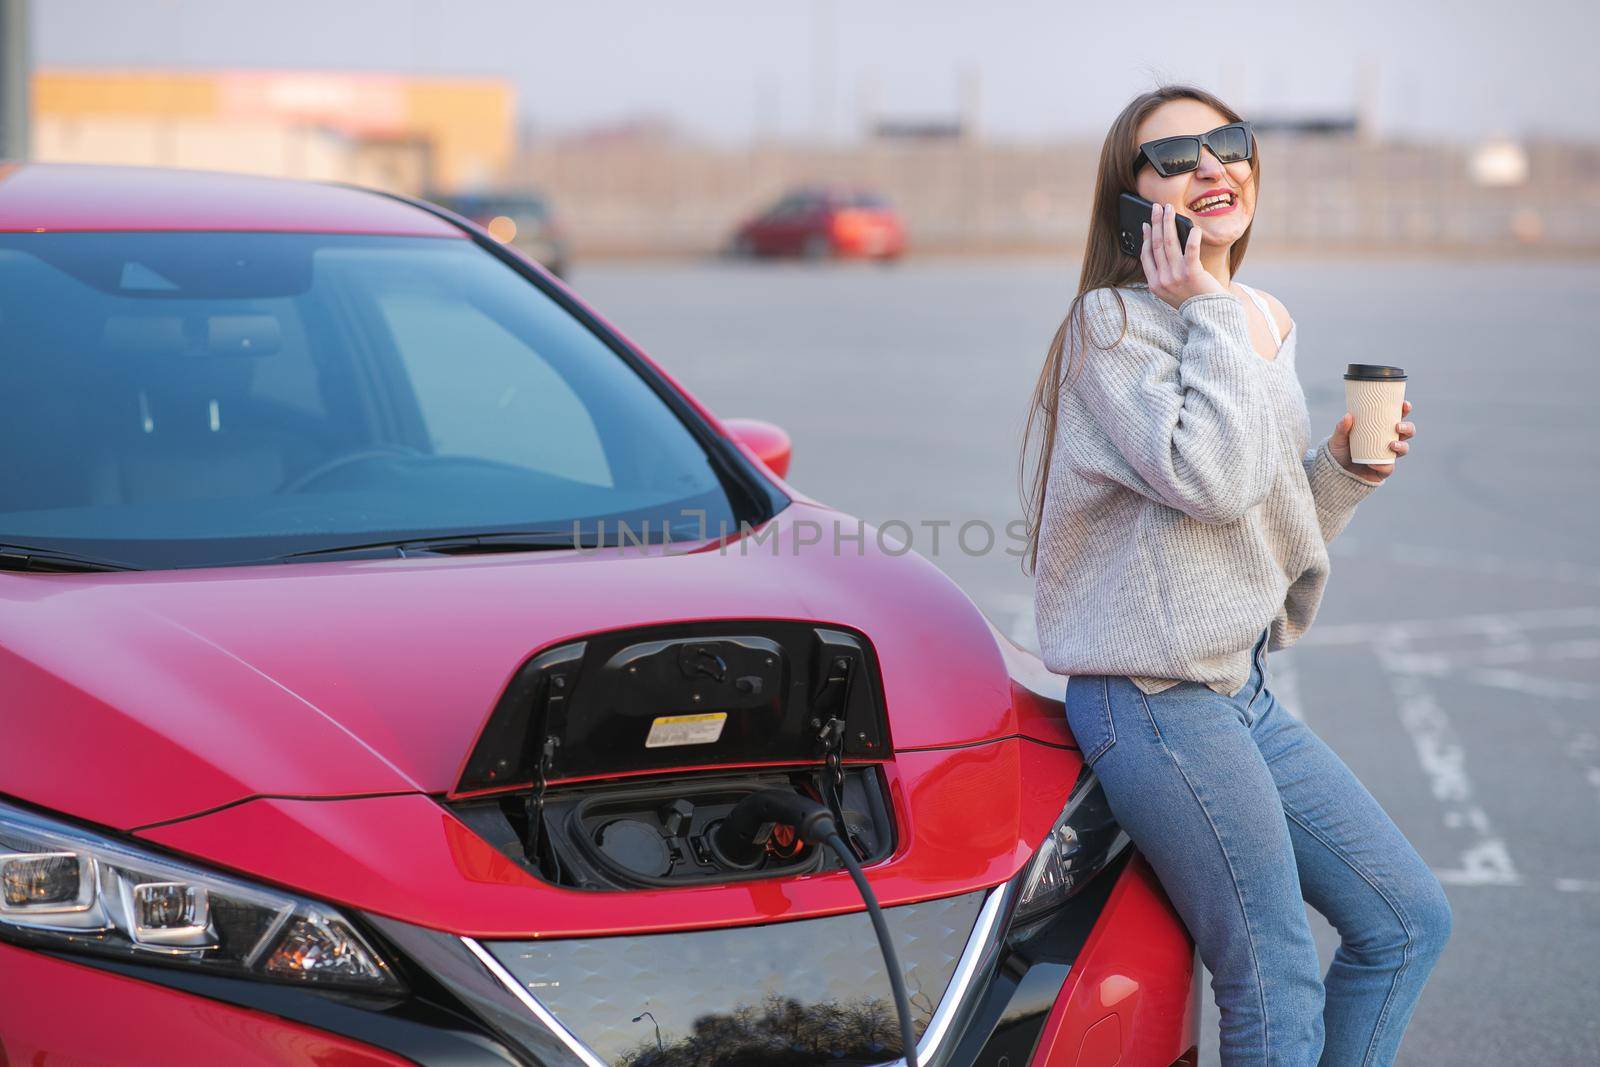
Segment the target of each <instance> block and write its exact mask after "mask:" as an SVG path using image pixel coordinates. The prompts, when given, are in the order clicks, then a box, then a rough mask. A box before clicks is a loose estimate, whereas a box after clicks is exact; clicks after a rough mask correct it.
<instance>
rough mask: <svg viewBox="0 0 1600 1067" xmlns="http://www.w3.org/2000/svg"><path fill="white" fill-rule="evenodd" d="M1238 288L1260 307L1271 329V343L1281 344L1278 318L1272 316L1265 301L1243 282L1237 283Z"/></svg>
mask: <svg viewBox="0 0 1600 1067" xmlns="http://www.w3.org/2000/svg"><path fill="white" fill-rule="evenodd" d="M1239 288H1241V289H1243V290H1244V291H1245V293H1246V294H1247V295H1248V296H1249V297H1250V299H1251V300H1253V301H1254V302H1255V305H1256V307H1258V308H1260V309H1261V316H1262V318H1264V319H1266V320H1267V326H1268V327H1269V328H1270V329H1271V330H1272V343H1273V344H1275V345H1282V344H1283V336H1282V335H1281V334H1280V333H1278V320H1277V319H1276V318H1275V317H1274V316H1273V314H1272V309H1271V308H1270V307H1268V306H1267V302H1266V301H1265V300H1263V299H1262V298H1261V294H1260V293H1258V292H1256V291H1255V290H1254V289H1252V288H1250V287H1249V286H1248V285H1246V284H1245V283H1244V282H1240V283H1239Z"/></svg>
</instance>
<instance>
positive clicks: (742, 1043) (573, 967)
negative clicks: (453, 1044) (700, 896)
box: [483, 891, 987, 1067]
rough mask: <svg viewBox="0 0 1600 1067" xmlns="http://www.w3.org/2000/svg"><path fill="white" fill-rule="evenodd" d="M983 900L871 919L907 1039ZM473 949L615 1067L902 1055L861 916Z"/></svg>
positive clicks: (883, 978) (964, 899) (980, 896)
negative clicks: (879, 922) (895, 982)
mask: <svg viewBox="0 0 1600 1067" xmlns="http://www.w3.org/2000/svg"><path fill="white" fill-rule="evenodd" d="M986 895H987V894H986V893H985V892H982V891H980V892H975V893H967V894H964V895H962V896H957V897H947V898H945V899H942V900H930V901H924V902H922V903H919V904H907V905H902V906H900V907H896V908H887V909H885V910H884V915H885V917H886V918H887V920H888V923H889V928H890V930H891V931H892V932H893V935H894V941H895V948H896V951H898V952H899V954H900V962H901V966H902V967H903V968H904V969H905V972H906V992H907V994H908V995H909V997H910V1001H911V1012H912V1018H913V1023H914V1027H915V1030H916V1033H917V1036H918V1040H919V1041H920V1040H921V1037H922V1034H923V1032H924V1031H925V1030H926V1029H927V1027H928V1024H929V1022H930V1020H931V1019H932V1018H933V1016H934V1012H935V1010H936V1009H937V1008H938V1006H939V1003H940V1001H941V999H942V998H943V997H944V993H945V990H946V988H947V987H948V986H949V984H950V980H951V976H952V975H953V974H954V973H955V970H956V965H957V962H958V961H959V960H960V958H961V956H962V952H963V950H964V949H965V947H966V945H967V942H968V940H969V937H970V935H971V933H972V929H973V925H974V923H975V921H976V920H977V918H978V914H979V911H980V909H982V907H983V903H984V899H985V897H986ZM483 947H484V948H485V949H487V950H488V952H489V953H490V954H492V955H493V956H494V958H495V959H496V960H497V961H498V962H499V963H500V964H501V965H502V966H503V967H504V968H505V969H506V970H507V971H508V972H510V974H511V976H512V977H514V978H515V980H516V981H517V982H518V983H519V984H520V985H521V986H522V987H523V988H524V989H526V990H527V992H528V993H529V994H530V995H531V996H532V997H534V998H535V999H536V1000H538V1001H539V1003H540V1004H542V1005H543V1006H544V1007H545V1008H546V1009H547V1010H548V1011H549V1013H550V1014H551V1015H553V1016H554V1017H555V1019H556V1020H557V1021H558V1022H559V1023H560V1024H561V1025H562V1026H563V1027H565V1028H566V1029H567V1030H568V1031H569V1032H570V1033H571V1034H572V1035H573V1036H574V1037H576V1038H577V1040H578V1041H581V1042H582V1043H583V1044H584V1045H585V1046H587V1048H588V1049H589V1050H591V1051H592V1052H593V1053H594V1054H595V1055H596V1056H597V1057H598V1058H599V1059H600V1060H601V1061H603V1062H605V1063H609V1064H614V1065H617V1067H672V1065H677V1064H684V1065H688V1064H706V1063H716V1064H722V1065H733V1064H741V1063H749V1064H757V1063H759V1064H763V1065H769V1064H778V1065H783V1064H789V1063H794V1064H800V1063H805V1064H814V1063H816V1062H818V1061H819V1060H826V1061H829V1062H832V1063H837V1064H842V1065H843V1064H871V1063H882V1062H884V1061H886V1060H892V1059H895V1058H897V1057H899V1056H900V1055H901V1047H900V1046H901V1042H900V1032H899V1026H898V1023H897V1021H896V1017H895V1010H894V1002H893V999H892V998H891V996H890V993H889V979H888V975H887V973H886V972H885V970H884V966H883V959H882V957H881V956H880V955H879V952H878V942H877V939H876V938H875V937H874V936H873V932H872V924H871V920H870V919H869V918H868V917H867V915H866V913H865V912H856V913H852V914H849V915H836V916H830V917H828V918H823V919H805V920H799V921H796V922H785V923H772V924H769V925H763V926H746V927H737V928H728V929H717V930H697V931H693V932H689V933H672V934H650V935H645V936H638V937H602V938H585V939H577V940H557V941H490V942H484V943H483ZM646 1012H648V1013H649V1014H648V1015H646V1014H645V1013H646ZM634 1020H638V1021H634ZM657 1026H659V1027H660V1038H659V1041H658V1039H657V1035H656V1027H657Z"/></svg>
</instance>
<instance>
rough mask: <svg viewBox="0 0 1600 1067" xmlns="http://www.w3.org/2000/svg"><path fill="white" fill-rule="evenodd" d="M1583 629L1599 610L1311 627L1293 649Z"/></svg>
mask: <svg viewBox="0 0 1600 1067" xmlns="http://www.w3.org/2000/svg"><path fill="white" fill-rule="evenodd" d="M1583 626H1600V608H1597V607H1576V608H1533V609H1530V610H1528V611H1507V612H1484V613H1482V614H1477V615H1457V616H1456V617H1454V618H1449V619H1407V620H1396V621H1393V622H1364V623H1346V624H1343V625H1340V626H1324V627H1322V628H1320V629H1317V628H1313V629H1311V630H1310V631H1309V632H1307V633H1306V635H1305V636H1304V637H1302V638H1300V640H1299V641H1297V642H1296V643H1295V647H1296V648H1305V647H1311V648H1323V647H1326V646H1330V645H1365V644H1370V645H1373V646H1374V647H1376V648H1380V649H1382V648H1389V647H1392V646H1395V645H1397V644H1399V643H1401V642H1406V641H1411V640H1415V639H1417V638H1427V637H1455V636H1463V635H1475V636H1478V637H1492V636H1493V635H1495V634H1497V633H1504V632H1505V630H1506V628H1507V627H1511V628H1515V629H1519V630H1531V629H1542V628H1558V627H1583ZM1407 651H1409V650H1407Z"/></svg>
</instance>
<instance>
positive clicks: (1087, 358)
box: [1072, 289, 1274, 524]
mask: <svg viewBox="0 0 1600 1067" xmlns="http://www.w3.org/2000/svg"><path fill="white" fill-rule="evenodd" d="M1083 310H1084V321H1085V325H1086V330H1087V334H1088V336H1089V338H1090V341H1091V343H1089V344H1086V345H1084V344H1080V345H1078V346H1077V347H1078V349H1079V355H1078V360H1077V361H1078V362H1079V363H1080V364H1081V370H1078V371H1076V372H1075V375H1074V379H1073V385H1072V389H1073V391H1074V392H1075V393H1076V395H1077V396H1078V397H1079V399H1080V400H1081V401H1082V403H1083V406H1084V407H1085V409H1086V410H1087V411H1088V412H1089V415H1090V417H1091V418H1092V419H1093V420H1094V421H1095V423H1096V425H1098V426H1099V427H1100V428H1101V430H1102V431H1104V433H1105V435H1106V437H1107V438H1108V439H1109V440H1110V442H1111V445H1112V447H1114V448H1115V449H1116V450H1117V452H1118V453H1120V454H1121V456H1122V457H1123V458H1124V459H1125V460H1126V461H1127V463H1128V464H1129V465H1130V466H1131V467H1132V468H1133V469H1134V471H1136V472H1137V473H1138V475H1139V480H1140V481H1142V483H1143V485H1142V486H1140V485H1131V486H1129V488H1131V489H1133V490H1134V491H1135V492H1139V493H1141V494H1143V495H1145V496H1149V497H1153V498H1154V499H1156V500H1158V501H1160V502H1161V503H1163V504H1166V505H1167V506H1169V507H1173V508H1177V509H1178V510H1180V511H1182V512H1183V513H1184V514H1186V515H1188V516H1190V517H1191V518H1194V519H1198V520H1199V521H1201V522H1205V523H1213V524H1222V523H1228V522H1233V521H1235V520H1237V519H1239V518H1242V517H1243V516H1244V514H1245V513H1246V512H1247V511H1249V510H1250V509H1251V508H1253V507H1255V506H1256V505H1257V504H1259V503H1261V501H1262V500H1264V499H1265V498H1266V496H1267V494H1268V492H1269V491H1270V490H1271V488H1272V464H1271V463H1270V462H1268V459H1269V449H1270V448H1271V444H1272V441H1273V436H1274V434H1273V428H1274V426H1273V414H1272V405H1271V402H1270V400H1269V398H1268V395H1267V391H1266V383H1265V382H1264V381H1263V380H1262V372H1263V370H1264V367H1263V365H1262V359H1261V357H1260V356H1258V355H1256V352H1255V348H1254V346H1253V345H1252V344H1251V343H1250V331H1249V326H1248V324H1247V321H1246V319H1245V313H1244V306H1243V305H1242V304H1240V303H1239V301H1238V300H1237V299H1236V298H1234V297H1233V296H1232V295H1231V294H1228V293H1202V294H1201V295H1199V296H1193V297H1190V298H1189V299H1188V300H1185V301H1184V302H1183V305H1182V306H1181V307H1180V308H1178V313H1179V314H1180V315H1181V316H1183V319H1184V321H1185V322H1186V323H1187V324H1188V334H1187V336H1186V338H1185V340H1184V343H1183V349H1182V351H1181V352H1171V351H1168V350H1167V348H1165V347H1164V346H1163V345H1161V344H1160V343H1158V342H1157V340H1156V339H1155V337H1154V336H1153V335H1151V334H1150V333H1149V332H1148V331H1147V330H1143V329H1141V326H1140V321H1139V317H1138V316H1137V315H1134V316H1129V319H1128V321H1127V329H1126V331H1125V332H1124V330H1123V315H1122V309H1121V305H1120V301H1119V299H1118V297H1117V295H1116V294H1115V292H1114V291H1112V290H1110V289H1096V290H1093V291H1092V292H1090V293H1088V294H1086V295H1085V297H1084V300H1083Z"/></svg>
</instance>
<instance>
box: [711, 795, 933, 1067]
mask: <svg viewBox="0 0 1600 1067" xmlns="http://www.w3.org/2000/svg"><path fill="white" fill-rule="evenodd" d="M773 823H782V824H783V825H785V826H792V827H794V829H795V831H796V832H797V833H798V834H799V835H800V836H801V837H802V838H804V839H805V840H807V841H820V842H822V843H823V844H825V845H827V846H828V847H829V848H830V849H832V850H833V851H834V853H835V854H836V855H837V856H838V857H839V862H840V863H842V864H844V868H845V870H847V871H849V872H850V878H851V880H852V881H854V882H855V884H856V891H857V892H859V893H860V894H861V901H862V903H864V904H865V905H866V906H867V915H868V916H869V917H870V918H871V919H872V929H873V931H874V932H875V933H876V934H877V935H878V949H879V950H880V951H881V952H882V953H883V964H884V967H885V968H886V969H887V970H888V972H889V986H890V988H891V990H892V991H893V993H894V1010H895V1014H896V1015H897V1016H899V1019H900V1043H901V1046H902V1047H903V1053H904V1056H905V1061H906V1067H917V1043H916V1034H915V1033H914V1032H913V1031H912V1029H911V1002H910V1001H909V1000H908V999H907V998H906V983H905V976H904V975H903V974H901V972H900V958H899V956H898V955H897V954H896V953H895V950H894V942H893V941H891V940H890V938H889V924H888V922H886V921H885V920H884V917H883V910H882V909H881V908H879V907H878V898H877V897H876V896H875V895H873V892H872V887H871V886H870V885H868V884H867V876H866V874H865V873H863V871H862V870H861V863H860V862H859V861H858V860H857V859H856V854H855V851H854V850H853V849H851V847H850V846H849V845H848V844H846V843H845V841H844V839H843V838H842V837H840V834H839V830H840V827H839V824H838V823H837V822H836V821H835V820H834V817H833V813H832V812H830V811H829V810H828V809H827V808H826V807H825V806H823V805H822V804H818V803H817V802H816V801H814V800H810V799H807V798H806V797H803V796H800V795H799V794H797V793H787V792H784V791H783V790H781V789H763V790H761V791H759V792H756V793H751V794H750V795H749V796H747V797H745V798H744V799H743V800H741V801H739V803H738V804H736V805H734V808H733V810H732V811H730V812H729V813H728V815H727V817H726V818H725V819H723V820H722V821H721V822H719V823H717V825H716V826H714V827H712V829H711V832H710V833H708V834H707V835H706V839H707V842H708V844H709V845H710V846H711V848H712V851H713V852H715V853H717V854H718V855H720V856H723V857H726V858H727V859H728V860H729V861H731V862H732V863H734V864H735V865H739V866H743V865H749V864H754V863H756V862H758V861H759V860H760V859H761V853H762V851H763V850H764V848H765V841H764V839H763V837H762V831H763V830H764V829H765V828H766V827H768V826H770V825H772V824H773Z"/></svg>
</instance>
